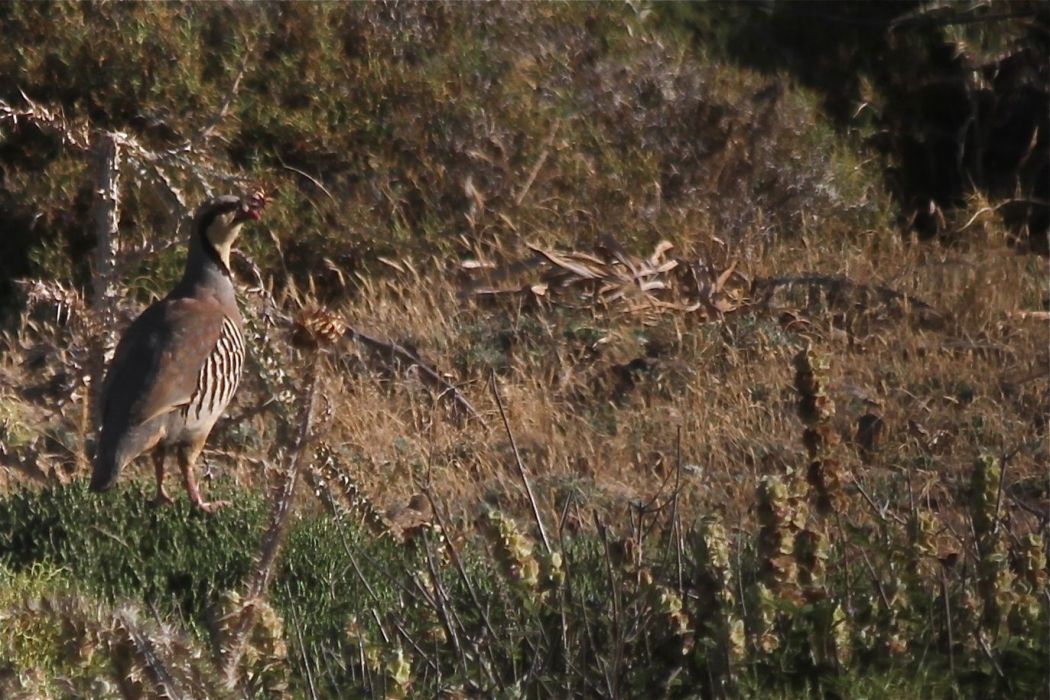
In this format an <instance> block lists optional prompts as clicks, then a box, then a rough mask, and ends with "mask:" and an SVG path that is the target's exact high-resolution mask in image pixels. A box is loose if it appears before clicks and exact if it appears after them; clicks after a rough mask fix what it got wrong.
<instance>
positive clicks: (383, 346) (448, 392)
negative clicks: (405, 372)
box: [346, 326, 485, 425]
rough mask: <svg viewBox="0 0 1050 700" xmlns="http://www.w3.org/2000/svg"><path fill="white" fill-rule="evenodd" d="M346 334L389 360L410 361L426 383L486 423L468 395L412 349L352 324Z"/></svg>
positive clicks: (458, 406) (482, 422)
mask: <svg viewBox="0 0 1050 700" xmlns="http://www.w3.org/2000/svg"><path fill="white" fill-rule="evenodd" d="M346 336H347V337H349V338H350V339H352V340H354V341H356V342H358V343H361V344H362V345H365V346H366V347H368V348H369V349H371V350H377V351H379V352H380V353H381V354H382V356H383V357H384V359H386V360H387V361H388V362H394V361H397V360H400V361H402V362H408V364H410V365H412V366H415V367H418V368H419V377H420V379H422V380H423V382H424V383H425V384H427V385H428V386H430V387H431V388H436V389H439V390H441V395H442V396H446V397H449V398H450V399H451V401H452V403H453V404H454V405H455V406H456V407H457V408H459V409H460V410H462V411H464V412H465V413H466V414H467V415H469V416H471V417H472V418H475V419H477V420H478V421H479V422H480V423H481V424H482V425H484V424H485V420H484V419H483V418H482V417H481V415H480V414H479V413H478V412H477V410H475V408H474V406H473V405H472V404H471V403H470V401H469V400H468V399H467V397H466V396H464V395H463V392H461V391H460V390H459V389H457V388H456V387H454V386H452V384H450V383H449V382H447V381H445V379H444V378H443V377H442V376H441V375H440V374H438V373H437V371H436V370H434V369H433V368H431V367H430V366H428V365H427V364H426V363H425V362H423V361H422V360H421V359H419V357H417V356H416V354H415V353H413V352H411V351H410V350H408V349H406V348H405V347H403V346H401V345H399V344H397V343H394V342H387V341H383V340H379V339H378V338H375V337H373V336H370V335H368V334H366V333H362V332H361V331H359V330H357V329H355V328H353V327H351V326H347V328H346Z"/></svg>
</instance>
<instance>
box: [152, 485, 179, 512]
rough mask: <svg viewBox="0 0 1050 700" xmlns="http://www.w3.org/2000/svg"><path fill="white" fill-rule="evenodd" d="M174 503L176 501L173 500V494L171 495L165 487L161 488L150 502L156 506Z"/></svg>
mask: <svg viewBox="0 0 1050 700" xmlns="http://www.w3.org/2000/svg"><path fill="white" fill-rule="evenodd" d="M172 503H174V501H173V500H171V496H169V495H168V493H167V491H165V490H164V489H161V490H160V491H157V495H156V496H154V497H153V500H151V501H150V502H149V504H150V505H151V506H153V507H154V508H160V507H162V506H170V505H171V504H172Z"/></svg>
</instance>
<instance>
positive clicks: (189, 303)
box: [102, 297, 225, 426]
mask: <svg viewBox="0 0 1050 700" xmlns="http://www.w3.org/2000/svg"><path fill="white" fill-rule="evenodd" d="M224 317H225V314H224V313H223V308H222V306H221V305H220V304H219V302H218V301H217V300H214V299H199V298H192V297H189V298H178V299H163V300H161V301H159V302H157V303H156V304H153V305H152V306H150V307H149V308H148V309H146V310H145V311H144V312H143V313H142V315H141V316H139V317H138V318H137V319H135V321H134V322H132V324H131V325H130V326H129V327H128V330H127V331H125V333H124V337H123V338H121V341H120V343H119V344H118V345H117V350H116V352H115V353H114V355H113V362H112V363H111V364H110V368H109V372H108V374H107V376H106V383H105V389H104V392H103V396H104V398H103V404H102V415H103V416H104V417H105V416H107V415H112V414H120V413H124V412H125V411H126V412H127V414H126V415H127V425H129V426H132V425H140V424H142V423H145V422H146V421H147V420H149V419H151V418H154V417H156V416H159V415H162V414H164V413H167V412H169V411H172V410H174V409H175V408H177V407H179V406H181V405H183V404H186V403H188V402H189V400H190V397H191V396H192V395H193V391H194V389H195V388H196V386H197V377H198V375H199V373H200V370H201V367H202V366H203V365H204V361H205V359H206V358H207V357H208V355H209V353H211V351H212V350H214V349H215V345H216V343H217V342H218V340H219V334H220V333H221V331H222V321H223V318H224Z"/></svg>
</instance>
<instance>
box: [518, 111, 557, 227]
mask: <svg viewBox="0 0 1050 700" xmlns="http://www.w3.org/2000/svg"><path fill="white" fill-rule="evenodd" d="M559 128H561V119H555V120H554V124H553V125H552V126H551V132H550V134H548V135H547V139H546V140H545V141H544V142H543V148H542V150H541V151H540V155H539V157H538V158H537V159H536V163H535V164H534V165H533V166H532V170H530V171H529V177H528V179H527V180H525V184H524V185H522V187H521V189H520V190H518V194H517V195H516V196H515V197H514V203H515V204H517V205H518V206H521V203H522V202H523V201H525V195H527V194H528V193H529V189H530V188H532V183H533V182H535V181H536V176H537V175H539V174H540V170H541V169H542V168H543V164H544V163H546V162H547V157H548V156H549V155H550V152H551V145H553V144H554V138H555V137H556V136H557V135H558V129H559Z"/></svg>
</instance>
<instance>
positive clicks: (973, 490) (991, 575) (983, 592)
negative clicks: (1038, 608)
mask: <svg viewBox="0 0 1050 700" xmlns="http://www.w3.org/2000/svg"><path fill="white" fill-rule="evenodd" d="M1001 478H1002V472H1001V467H1000V465H999V464H997V463H996V460H994V459H993V458H991V457H989V456H982V457H980V458H979V459H978V460H977V461H976V462H975V463H974V467H973V475H972V477H971V481H970V518H971V522H972V523H973V533H974V541H975V544H976V547H977V595H978V597H979V598H980V602H981V619H980V622H981V627H982V629H983V631H984V632H985V633H987V634H988V635H989V636H990V637H991V639H992V640H993V641H994V640H995V639H997V638H998V637H999V634H1000V632H1001V628H1002V626H1003V624H1004V623H1005V621H1006V618H1007V616H1008V615H1009V614H1010V607H1011V605H1012V604H1013V599H1014V597H1015V594H1014V590H1013V579H1014V573H1013V572H1012V571H1011V570H1010V566H1009V552H1008V550H1007V547H1006V539H1005V537H1004V533H1003V530H1002V528H1000V526H999V523H1000V509H1001V508H1003V509H1005V504H1002V503H1001V500H1002V499H1001V498H1000V495H999V494H1000V488H1001V484H1000V482H1001Z"/></svg>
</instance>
